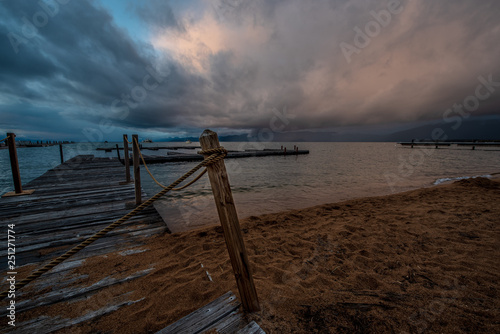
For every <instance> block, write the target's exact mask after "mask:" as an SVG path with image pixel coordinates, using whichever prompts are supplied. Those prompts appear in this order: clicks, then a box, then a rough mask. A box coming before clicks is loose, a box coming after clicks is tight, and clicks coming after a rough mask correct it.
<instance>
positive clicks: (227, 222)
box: [200, 130, 260, 312]
mask: <svg viewBox="0 0 500 334" xmlns="http://www.w3.org/2000/svg"><path fill="white" fill-rule="evenodd" d="M200 144H201V148H202V149H203V150H210V149H214V148H218V147H219V138H218V136H217V133H215V132H213V131H210V130H205V131H204V132H203V134H202V135H201V137H200ZM207 169H208V177H209V179H210V184H211V186H212V192H213V194H214V199H215V205H216V206H217V213H218V214H219V219H220V222H221V225H222V230H223V232H224V238H225V240H226V246H227V251H228V253H229V258H230V259H231V265H232V267H233V272H234V276H235V278H236V284H237V285H238V290H239V292H240V298H241V302H242V304H243V308H244V309H245V310H246V311H248V312H256V311H259V310H260V306H259V299H258V297H257V291H256V290H255V285H254V282H253V277H252V272H251V270H250V262H249V261H248V255H247V251H246V248H245V243H244V242H243V236H242V234H241V228H240V223H239V221H238V215H237V213H236V208H235V206H234V200H233V195H232V192H231V186H230V185H229V179H228V176H227V172H226V166H225V164H224V160H220V161H218V162H216V163H213V164H211V165H209V166H207Z"/></svg>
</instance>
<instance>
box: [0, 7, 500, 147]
mask: <svg viewBox="0 0 500 334" xmlns="http://www.w3.org/2000/svg"><path fill="white" fill-rule="evenodd" d="M499 17H500V2H499V1H498V0H481V1H477V0H441V1H435V0H401V1H398V0H390V1H368V0H349V1H345V0H314V1H313V0H311V1H304V0H286V1H285V0H274V1H271V0H255V1H244V0H176V1H174V0H171V1H168V0H142V1H139V0H121V1H120V0H23V1H17V0H0V50H1V51H0V133H1V132H3V133H5V132H15V133H16V134H17V135H18V136H19V137H20V138H30V139H37V140H38V139H51V140H75V141H103V140H109V141H112V140H119V139H120V138H121V135H122V134H124V133H128V134H132V133H138V134H139V135H140V136H141V137H142V138H152V139H158V138H169V137H185V136H196V137H197V136H199V135H200V134H201V132H202V131H203V129H205V128H211V129H213V130H215V131H218V132H219V134H245V133H249V134H256V133H267V132H276V133H278V132H291V131H298V132H300V131H309V132H329V131H336V132H338V131H343V129H349V130H348V131H352V129H353V128H354V129H358V130H359V131H361V132H362V131H375V132H377V131H379V132H384V131H385V132H390V131H397V130H401V129H408V128H411V127H413V126H415V127H416V126H421V125H422V124H426V122H436V121H441V122H445V123H449V124H450V125H456V126H457V127H458V126H459V121H461V120H464V121H465V120H471V119H481V118H485V119H495V120H499V119H500V66H499V65H500V43H499V41H500V20H499V19H498V18H499ZM346 131H347V130H346Z"/></svg>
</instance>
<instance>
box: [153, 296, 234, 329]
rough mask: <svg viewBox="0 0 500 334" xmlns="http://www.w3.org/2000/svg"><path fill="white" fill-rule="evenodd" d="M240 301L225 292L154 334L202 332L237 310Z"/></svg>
mask: <svg viewBox="0 0 500 334" xmlns="http://www.w3.org/2000/svg"><path fill="white" fill-rule="evenodd" d="M239 307H240V302H239V301H238V299H237V298H236V296H235V295H234V294H233V293H232V292H231V291H229V292H227V293H225V294H224V295H223V296H221V297H219V298H217V299H216V300H214V301H213V302H211V303H208V304H207V305H205V306H203V307H202V308H200V309H198V310H196V311H194V312H193V313H191V314H189V315H187V316H185V317H184V318H182V319H181V320H179V321H177V322H175V323H173V324H171V325H170V326H168V327H166V328H164V329H162V330H160V331H159V332H156V334H173V333H179V334H180V333H183V334H184V333H193V334H195V333H203V332H204V331H207V330H209V329H212V328H214V327H215V326H216V324H217V323H218V322H220V321H221V320H223V319H224V318H225V317H227V316H230V315H232V314H233V312H234V311H236V310H238V308H239Z"/></svg>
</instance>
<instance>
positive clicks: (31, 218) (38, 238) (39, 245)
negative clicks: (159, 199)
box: [0, 155, 168, 333]
mask: <svg viewBox="0 0 500 334" xmlns="http://www.w3.org/2000/svg"><path fill="white" fill-rule="evenodd" d="M124 179H125V176H124V169H123V165H122V164H120V162H118V160H117V159H110V158H95V157H94V156H92V155H87V156H77V157H75V158H73V159H71V160H68V161H67V162H65V163H64V164H62V165H59V166H57V167H56V168H54V169H51V170H49V171H48V172H46V173H45V174H44V175H42V176H40V177H39V178H37V179H35V180H33V181H31V182H29V183H27V184H25V185H23V187H24V189H34V190H35V192H34V193H33V194H32V195H29V196H16V197H5V198H2V199H0V223H1V224H2V226H7V224H15V228H14V230H15V237H16V239H15V245H16V270H18V271H22V269H23V268H22V266H25V265H34V266H33V267H34V268H35V269H37V268H39V267H41V266H42V265H43V264H45V263H46V262H47V261H48V260H51V259H53V258H55V257H57V256H59V255H61V254H63V253H65V252H66V251H67V250H69V249H70V248H72V247H73V246H75V245H77V244H79V243H80V242H82V241H84V240H85V239H87V238H88V237H90V236H92V235H93V234H94V233H96V232H98V231H99V230H101V229H102V228H104V227H106V226H108V225H109V224H111V223H112V222H113V221H115V220H117V219H119V218H120V217H122V216H124V215H125V214H127V213H128V212H129V211H131V210H132V209H133V208H134V207H135V195H134V185H133V183H129V184H120V181H124ZM144 195H145V194H144ZM165 232H168V228H167V227H166V224H165V223H164V222H163V219H162V218H161V216H160V215H159V214H158V212H156V210H155V209H154V207H152V206H151V207H149V208H147V209H145V210H144V211H142V212H141V213H140V214H138V215H137V216H135V217H134V218H132V219H130V220H129V221H128V222H126V223H124V224H122V225H121V226H119V227H118V228H116V229H115V230H113V231H111V232H109V233H108V234H107V235H106V236H105V237H103V238H101V239H99V240H97V241H95V242H94V243H93V244H91V245H90V246H88V247H87V248H85V249H84V250H82V251H81V252H79V253H77V254H76V255H74V256H73V257H70V258H69V259H68V260H66V261H65V262H64V263H63V264H61V265H59V266H57V267H55V268H54V269H52V270H50V271H49V272H47V273H45V274H44V275H42V276H41V277H40V278H38V279H37V280H36V281H34V282H32V283H30V284H29V285H28V286H27V287H26V288H27V289H21V290H19V291H17V293H16V313H17V314H20V313H22V312H23V311H27V310H31V309H34V308H39V307H43V306H46V305H52V304H55V303H62V302H71V301H73V300H78V299H79V298H80V299H81V298H84V297H86V296H89V295H91V294H94V293H96V292H98V291H99V290H101V289H103V288H106V287H108V286H111V285H114V284H118V283H121V282H126V281H130V280H133V279H136V278H138V277H142V276H145V275H147V274H148V273H149V271H150V270H149V271H143V272H137V273H135V274H133V275H131V276H129V277H126V278H124V279H120V280H117V279H113V278H105V279H103V280H101V281H100V282H98V283H96V284H93V285H91V286H83V287H82V286H78V285H72V283H74V282H75V281H78V280H79V279H80V278H81V277H75V276H74V274H71V273H72V271H73V269H75V268H78V267H79V266H80V265H81V264H82V263H83V262H84V261H85V260H86V259H88V258H91V257H94V256H97V255H104V254H108V253H114V252H117V251H122V250H123V251H125V250H126V249H127V248H131V247H137V246H140V245H142V244H144V241H145V240H146V238H147V237H149V236H151V235H155V234H160V233H165ZM124 254H125V255H126V252H125V253H124ZM0 258H2V259H7V242H5V243H3V244H2V246H1V248H0ZM0 268H1V270H2V272H4V273H5V272H7V261H1V262H0ZM151 270H152V269H151ZM11 271H12V270H11ZM25 276H26V275H23V276H21V275H19V277H18V279H23V278H24V277H25ZM6 278H7V277H6V276H5V275H3V281H2V284H1V288H2V291H3V290H4V289H5V288H6V287H7V283H6ZM28 287H29V289H28ZM26 291H29V292H26ZM32 296H36V297H34V298H33V297H32ZM116 300H120V299H119V298H117V299H116ZM114 303H115V304H114ZM127 303H130V301H126V302H124V301H123V299H121V300H120V302H118V301H115V302H114V301H113V300H110V302H109V304H108V305H107V306H106V308H104V309H101V310H99V311H97V312H94V313H89V314H86V315H85V316H83V315H82V317H80V318H76V319H61V318H58V317H49V316H42V317H40V318H37V319H33V320H30V321H29V322H27V323H16V328H15V330H14V331H11V330H10V329H9V331H8V332H9V333H17V332H19V333H28V332H30V333H49V332H52V331H55V330H57V329H62V328H66V327H68V326H71V325H74V324H78V323H80V322H84V321H89V320H91V319H92V318H93V317H98V316H102V315H104V314H106V313H110V312H113V311H115V310H116V309H117V308H119V307H121V306H123V305H127ZM0 316H1V317H2V318H5V317H6V309H5V308H3V309H2V310H1V311H0Z"/></svg>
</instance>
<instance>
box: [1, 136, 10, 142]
mask: <svg viewBox="0 0 500 334" xmlns="http://www.w3.org/2000/svg"><path fill="white" fill-rule="evenodd" d="M7 139H9V137H5V138H4V139H2V140H0V143H1V142H3V141H6V140H7Z"/></svg>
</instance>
